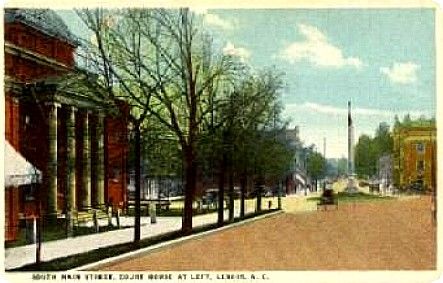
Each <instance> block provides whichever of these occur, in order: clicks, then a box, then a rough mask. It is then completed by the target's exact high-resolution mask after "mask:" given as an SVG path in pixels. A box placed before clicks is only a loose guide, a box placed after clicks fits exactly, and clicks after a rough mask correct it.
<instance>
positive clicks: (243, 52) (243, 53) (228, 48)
mask: <svg viewBox="0 0 443 283" xmlns="http://www.w3.org/2000/svg"><path fill="white" fill-rule="evenodd" d="M223 54H225V55H229V56H234V57H238V58H240V61H242V62H245V61H247V60H248V59H249V57H251V52H250V51H249V50H247V49H246V48H243V47H235V46H234V44H233V43H231V42H228V43H226V45H225V47H223Z"/></svg>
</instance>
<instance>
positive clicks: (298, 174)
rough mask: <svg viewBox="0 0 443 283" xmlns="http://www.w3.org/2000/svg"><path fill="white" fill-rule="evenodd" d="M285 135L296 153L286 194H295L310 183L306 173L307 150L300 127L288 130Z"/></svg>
mask: <svg viewBox="0 0 443 283" xmlns="http://www.w3.org/2000/svg"><path fill="white" fill-rule="evenodd" d="M284 133H285V140H286V142H287V143H288V145H289V148H290V149H291V150H292V151H293V153H294V155H293V161H292V162H291V166H290V168H289V171H288V174H287V177H286V194H293V193H296V192H297V191H300V190H301V189H305V188H306V186H307V185H308V183H309V181H310V180H309V177H308V175H307V173H306V165H307V164H306V158H307V156H306V155H307V149H306V148H304V147H303V142H302V141H301V139H300V131H299V128H298V126H295V127H294V128H293V129H286V130H285V131H284Z"/></svg>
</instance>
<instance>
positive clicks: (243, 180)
mask: <svg viewBox="0 0 443 283" xmlns="http://www.w3.org/2000/svg"><path fill="white" fill-rule="evenodd" d="M247 178H248V177H247V176H246V172H243V176H241V178H240V192H241V195H240V218H244V217H245V199H246V185H247V183H248V179H247Z"/></svg>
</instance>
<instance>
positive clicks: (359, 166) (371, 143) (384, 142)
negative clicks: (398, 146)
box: [355, 122, 393, 177]
mask: <svg viewBox="0 0 443 283" xmlns="http://www.w3.org/2000/svg"><path fill="white" fill-rule="evenodd" d="M392 150H393V139H392V135H391V132H390V127H389V125H388V124H387V123H385V122H382V123H380V124H379V126H378V128H377V129H376V131H375V136H374V137H370V136H368V135H365V134H363V135H361V136H360V137H359V139H358V142H357V144H356V146H355V171H356V174H357V175H358V176H359V177H372V176H374V175H376V174H377V164H378V160H379V159H380V157H381V156H383V155H385V154H390V153H392Z"/></svg>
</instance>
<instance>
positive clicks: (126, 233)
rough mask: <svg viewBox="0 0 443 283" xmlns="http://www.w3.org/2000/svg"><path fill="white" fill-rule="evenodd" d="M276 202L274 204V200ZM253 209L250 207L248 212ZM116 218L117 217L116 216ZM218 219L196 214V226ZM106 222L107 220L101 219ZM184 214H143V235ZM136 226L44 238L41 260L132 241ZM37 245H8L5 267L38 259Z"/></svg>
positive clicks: (177, 223)
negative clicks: (153, 217) (153, 218)
mask: <svg viewBox="0 0 443 283" xmlns="http://www.w3.org/2000/svg"><path fill="white" fill-rule="evenodd" d="M274 205H275V204H274ZM250 212H253V209H252V210H251V208H250V207H247V209H246V213H250ZM235 216H239V209H235ZM225 219H228V211H227V210H226V211H225ZM113 220H114V221H115V219H113ZM216 222H217V213H210V214H205V215H200V216H195V217H194V218H193V226H194V227H199V226H203V225H207V224H212V223H216ZM100 224H101V225H107V221H103V222H102V223H100ZM120 224H121V225H122V226H125V225H133V224H134V218H133V217H122V218H121V219H120ZM181 225H182V219H181V217H157V223H156V224H151V223H150V217H142V218H141V238H142V239H144V238H150V237H154V236H158V235H161V234H165V233H168V232H173V231H178V230H180V229H181ZM133 237H134V228H125V229H120V230H113V231H109V232H103V233H97V234H90V235H84V236H78V237H72V238H67V239H62V240H56V241H49V242H43V243H42V245H41V247H42V250H41V252H42V254H41V260H42V261H49V260H52V259H56V258H61V257H65V256H69V255H74V254H80V253H84V252H88V251H91V250H94V249H98V248H102V247H107V246H113V245H117V244H123V243H129V242H132V241H133ZM35 250H36V245H35V244H31V245H26V246H21V247H15V248H9V249H5V269H6V270H8V269H13V268H18V267H21V266H23V265H27V264H30V263H34V262H35Z"/></svg>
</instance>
